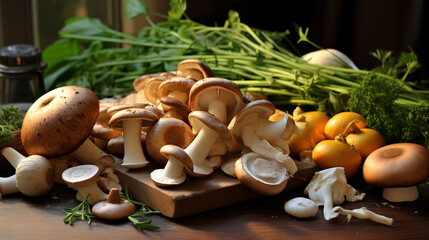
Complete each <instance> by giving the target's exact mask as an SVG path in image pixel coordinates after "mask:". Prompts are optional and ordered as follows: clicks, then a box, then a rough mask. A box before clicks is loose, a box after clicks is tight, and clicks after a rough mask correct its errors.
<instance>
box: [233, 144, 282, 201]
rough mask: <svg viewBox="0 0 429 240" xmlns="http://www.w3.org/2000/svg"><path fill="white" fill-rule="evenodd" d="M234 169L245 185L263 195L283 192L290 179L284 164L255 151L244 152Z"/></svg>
mask: <svg viewBox="0 0 429 240" xmlns="http://www.w3.org/2000/svg"><path fill="white" fill-rule="evenodd" d="M234 169H235V175H236V176H237V179H238V180H239V181H240V182H241V183H242V184H243V185H245V186H246V187H248V188H249V189H252V190H253V191H255V192H257V193H260V194H262V195H268V196H273V195H277V194H279V193H281V192H282V191H283V190H284V189H285V188H286V184H287V181H288V179H289V177H288V173H287V170H286V167H285V166H284V165H283V164H281V163H279V162H278V161H276V160H275V159H270V158H266V157H264V156H262V155H260V154H258V153H254V152H250V153H246V154H243V155H242V156H241V158H239V159H238V160H237V161H236V162H235V167H234Z"/></svg>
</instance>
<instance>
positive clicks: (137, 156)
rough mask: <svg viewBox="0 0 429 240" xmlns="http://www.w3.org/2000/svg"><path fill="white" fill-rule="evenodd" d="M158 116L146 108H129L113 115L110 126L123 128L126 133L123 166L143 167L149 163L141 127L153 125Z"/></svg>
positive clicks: (124, 133)
mask: <svg viewBox="0 0 429 240" xmlns="http://www.w3.org/2000/svg"><path fill="white" fill-rule="evenodd" d="M158 118H159V116H157V115H156V114H155V113H154V112H152V111H149V110H146V109H144V108H128V109H124V110H121V111H118V112H116V113H115V114H114V115H113V116H112V118H111V119H110V121H109V126H110V127H112V128H122V132H123V135H124V158H123V162H122V164H121V166H123V167H126V168H142V167H145V166H146V165H147V164H149V161H147V159H146V157H145V155H144V152H143V148H142V146H141V127H142V126H151V125H153V124H154V123H155V121H156V120H158Z"/></svg>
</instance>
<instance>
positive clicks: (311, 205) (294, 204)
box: [284, 197, 319, 218]
mask: <svg viewBox="0 0 429 240" xmlns="http://www.w3.org/2000/svg"><path fill="white" fill-rule="evenodd" d="M284 209H285V212H286V213H288V214H289V215H292V216H294V217H297V218H310V217H315V216H316V214H317V211H318V210H319V208H318V206H317V204H316V203H315V202H313V201H312V200H311V199H308V198H304V197H295V198H292V199H290V200H289V201H287V202H286V203H285V205H284Z"/></svg>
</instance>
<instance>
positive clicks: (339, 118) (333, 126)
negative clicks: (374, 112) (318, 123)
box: [325, 112, 367, 140]
mask: <svg viewBox="0 0 429 240" xmlns="http://www.w3.org/2000/svg"><path fill="white" fill-rule="evenodd" d="M353 121H355V123H356V126H358V127H359V128H364V127H366V126H367V122H366V119H365V118H364V117H363V116H362V115H360V114H359V113H355V112H341V113H337V114H335V115H334V116H333V117H331V118H330V119H329V120H328V122H327V123H326V125H325V136H326V138H327V139H331V140H332V139H335V137H336V136H338V135H339V134H341V133H343V132H344V130H345V129H346V128H347V126H348V125H349V124H350V123H351V122H353Z"/></svg>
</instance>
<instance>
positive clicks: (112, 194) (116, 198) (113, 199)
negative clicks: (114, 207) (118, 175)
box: [106, 188, 121, 203]
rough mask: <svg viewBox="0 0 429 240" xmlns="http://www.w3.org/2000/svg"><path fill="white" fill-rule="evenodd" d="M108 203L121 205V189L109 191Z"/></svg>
mask: <svg viewBox="0 0 429 240" xmlns="http://www.w3.org/2000/svg"><path fill="white" fill-rule="evenodd" d="M106 202H108V203H121V195H120V194H119V189H117V188H112V189H110V191H109V196H108V197H107V200H106Z"/></svg>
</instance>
